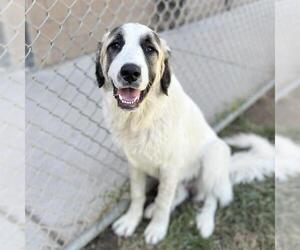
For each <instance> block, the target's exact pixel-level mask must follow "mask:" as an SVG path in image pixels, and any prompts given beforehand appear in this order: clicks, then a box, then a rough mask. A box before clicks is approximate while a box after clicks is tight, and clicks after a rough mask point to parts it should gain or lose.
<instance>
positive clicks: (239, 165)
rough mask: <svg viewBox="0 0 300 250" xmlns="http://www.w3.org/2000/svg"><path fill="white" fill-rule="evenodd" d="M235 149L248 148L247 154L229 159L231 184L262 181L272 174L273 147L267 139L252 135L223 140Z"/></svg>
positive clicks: (241, 153)
mask: <svg viewBox="0 0 300 250" xmlns="http://www.w3.org/2000/svg"><path fill="white" fill-rule="evenodd" d="M224 140H225V141H226V142H227V143H228V144H230V145H234V146H237V147H250V148H251V149H250V150H249V151H247V152H239V153H237V154H234V155H233V156H232V157H231V163H230V179H231V181H232V183H233V184H238V183H249V182H252V181H254V180H255V179H256V180H259V181H262V180H264V178H265V177H267V176H271V175H273V174H274V166H275V165H274V163H275V154H274V145H272V144H271V143H270V142H269V141H268V140H267V139H265V138H262V137H260V136H258V135H254V134H239V135H235V136H233V137H229V138H225V139H224Z"/></svg>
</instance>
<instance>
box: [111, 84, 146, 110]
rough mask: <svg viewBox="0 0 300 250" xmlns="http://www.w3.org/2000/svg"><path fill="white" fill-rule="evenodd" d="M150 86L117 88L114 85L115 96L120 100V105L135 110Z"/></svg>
mask: <svg viewBox="0 0 300 250" xmlns="http://www.w3.org/2000/svg"><path fill="white" fill-rule="evenodd" d="M147 92H148V88H146V89H145V90H139V89H135V88H119V89H118V88H116V87H115V86H114V97H115V98H116V99H117V101H118V106H119V107H120V108H122V109H127V110H133V109H136V108H137V107H138V106H139V104H140V103H141V102H142V101H143V99H144V97H145V95H146V93H147Z"/></svg>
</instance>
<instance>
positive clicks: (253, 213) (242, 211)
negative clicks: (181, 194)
mask: <svg viewBox="0 0 300 250" xmlns="http://www.w3.org/2000/svg"><path fill="white" fill-rule="evenodd" d="M274 110H275V107H274V90H272V91H270V92H269V93H267V94H266V95H265V96H264V97H262V98H261V99H260V100H259V101H258V102H257V103H256V104H255V105H253V106H252V107H251V108H250V109H249V110H248V111H246V112H245V113H244V114H243V115H242V116H241V117H239V118H238V119H237V120H236V121H235V122H234V123H232V124H231V125H230V126H228V128H226V129H225V130H224V131H222V133H221V136H226V135H228V134H233V133H237V132H254V133H258V134H261V135H263V136H266V137H267V138H268V139H269V140H271V141H274V131H275V126H274V112H275V111H274ZM234 192H235V199H234V201H233V202H232V203H231V204H230V205H229V206H228V207H226V208H223V209H219V210H218V212H217V215H216V227H215V232H214V234H213V236H212V237H210V238H209V239H208V240H204V239H202V238H201V236H200V235H199V233H198V231H197V229H196V226H195V216H196V211H197V210H198V209H199V204H195V203H193V202H192V201H187V202H185V203H184V204H183V205H181V206H180V207H179V208H178V209H177V210H176V211H175V212H174V213H173V215H172V219H171V224H170V228H169V231H168V236H167V237H166V239H165V240H164V241H163V242H162V243H160V244H159V245H157V246H155V247H149V246H147V245H145V243H144V239H143V231H144V229H145V226H146V225H147V222H145V221H143V223H142V224H141V225H140V226H139V227H138V229H137V232H136V233H135V234H134V236H133V237H131V238H129V239H120V238H117V237H116V236H115V235H114V234H113V233H112V231H111V229H110V228H109V229H107V230H106V231H105V232H103V233H102V234H101V235H100V236H98V237H97V238H96V239H95V240H93V241H92V242H91V243H90V244H89V245H87V246H86V247H85V248H83V250H148V249H153V250H201V249H203V250H207V249H227V250H235V249H263V250H268V249H274V248H275V246H274V234H275V221H274V220H275V219H274V218H275V195H274V193H275V182H274V179H273V178H269V179H268V180H266V181H263V182H260V183H259V182H255V183H253V184H247V185H239V186H236V187H235V189H234Z"/></svg>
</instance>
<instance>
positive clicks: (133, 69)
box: [120, 63, 141, 83]
mask: <svg viewBox="0 0 300 250" xmlns="http://www.w3.org/2000/svg"><path fill="white" fill-rule="evenodd" d="M120 73H121V77H122V78H123V79H124V80H125V81H126V82H128V83H132V82H135V81H136V80H137V79H138V78H139V77H140V76H141V68H140V67H139V66H137V65H135V64H133V63H128V64H125V65H123V66H122V68H121V72H120Z"/></svg>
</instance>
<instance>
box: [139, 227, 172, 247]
mask: <svg viewBox="0 0 300 250" xmlns="http://www.w3.org/2000/svg"><path fill="white" fill-rule="evenodd" d="M167 230H168V224H167V223H157V222H153V221H152V222H150V224H149V225H148V227H147V228H146V230H145V233H144V234H145V241H146V243H147V244H151V245H156V244H157V243H158V242H160V241H161V240H163V239H164V238H165V236H166V234H167Z"/></svg>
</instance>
